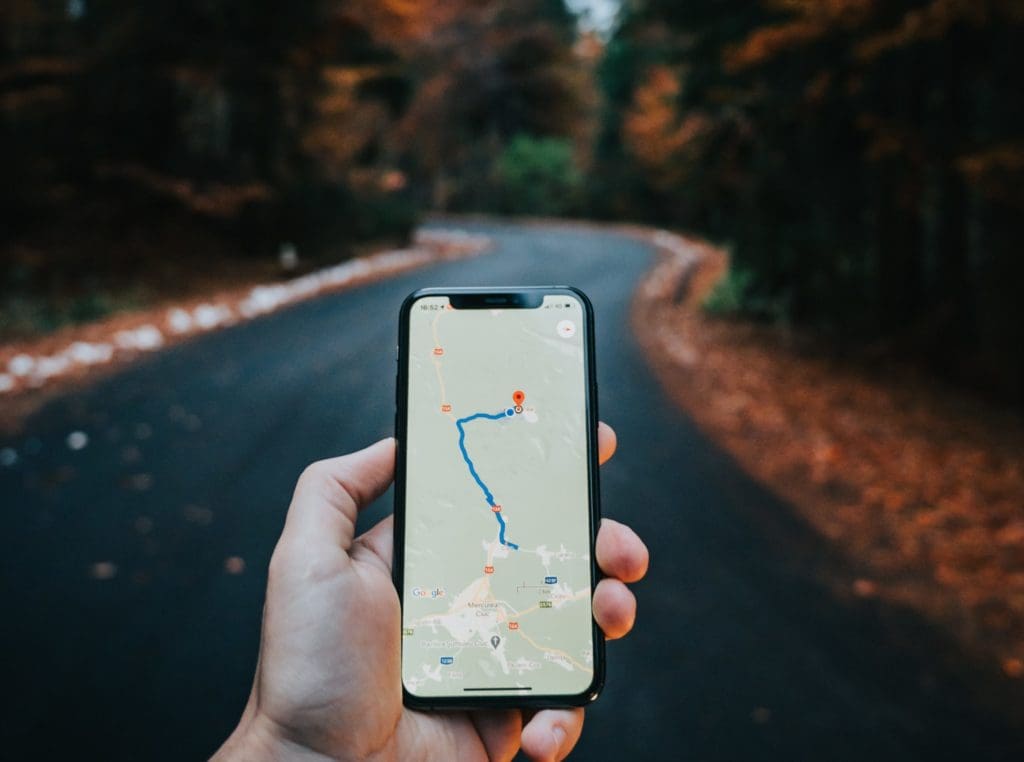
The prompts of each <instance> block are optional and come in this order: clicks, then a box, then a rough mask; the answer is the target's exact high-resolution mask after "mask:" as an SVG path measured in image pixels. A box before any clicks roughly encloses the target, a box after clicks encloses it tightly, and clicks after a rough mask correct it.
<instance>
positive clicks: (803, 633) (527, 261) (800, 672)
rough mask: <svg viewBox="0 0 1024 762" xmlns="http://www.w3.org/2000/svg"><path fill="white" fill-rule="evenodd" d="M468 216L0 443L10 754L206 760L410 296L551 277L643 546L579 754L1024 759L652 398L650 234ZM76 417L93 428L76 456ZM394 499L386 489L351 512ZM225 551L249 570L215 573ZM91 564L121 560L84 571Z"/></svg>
mask: <svg viewBox="0 0 1024 762" xmlns="http://www.w3.org/2000/svg"><path fill="white" fill-rule="evenodd" d="M485 228H486V229H487V231H488V232H490V233H492V234H493V235H494V236H495V237H496V239H497V241H498V244H499V247H498V250H497V251H495V252H494V253H492V254H488V255H486V256H483V257H480V258H477V259H473V260H467V261H462V262H455V263H449V264H443V265H438V266H434V267H431V268H429V269H424V270H419V271H416V272H413V273H411V274H408V275H405V276H402V277H400V278H397V279H394V280H389V281H386V282H381V283H377V284H373V285H369V286H366V287H363V288H360V289H357V290H354V291H349V292H345V293H340V294H336V295H331V296H327V297H323V298H320V299H316V300H313V301H310V302H306V303H302V304H299V305H297V306H294V307H292V308H290V309H288V310H285V311H282V312H280V313H277V314H275V315H272V316H268V317H265V318H262V319H259V320H256V321H254V322H251V323H247V324H245V325H241V326H238V327H235V328H232V329H229V330H225V331H222V332H219V333H215V334H211V335H208V336H204V337H201V338H198V339H195V340H193V341H190V342H188V343H186V344H183V345H180V346H176V347H173V348H171V349H168V350H166V351H163V352H161V353H158V354H155V355H152V356H149V357H147V358H145V359H143V360H141V361H140V362H138V363H137V364H135V365H134V366H132V367H130V368H128V369H126V370H124V371H123V372H121V373H119V374H118V375H117V376H115V377H111V378H109V379H106V380H105V381H103V382H101V383H99V384H97V385H94V386H92V387H91V388H88V389H86V390H84V391H82V392H80V393H76V394H73V395H70V396H68V397H66V398H63V399H61V400H59V401H56V402H54V403H52V404H50V405H49V406H48V407H47V408H45V409H44V410H42V411H41V412H40V413H39V414H37V415H36V416H35V417H34V418H33V419H32V420H31V421H30V422H29V424H28V426H27V428H26V431H25V432H24V434H22V435H20V436H18V437H16V438H14V439H11V440H9V441H0V447H4V446H11V447H14V448H15V449H16V451H17V452H18V454H19V456H20V460H19V462H18V463H16V464H15V465H13V466H10V467H5V468H0V504H2V507H3V511H2V520H3V524H2V527H3V528H2V532H0V571H2V577H0V580H2V582H0V584H2V605H3V610H2V613H0V649H2V651H0V652H2V655H3V656H2V658H3V665H4V666H3V670H2V673H0V674H2V675H3V693H4V696H5V698H6V699H7V701H5V702H4V703H5V704H7V709H5V710H4V713H3V717H2V719H0V755H2V756H4V757H5V758H7V759H17V758H22V756H23V755H28V754H31V756H33V757H34V758H37V759H47V758H54V759H72V758H73V759H104V760H117V759H125V760H129V759H130V760H140V759H147V760H162V759H168V760H170V759H174V760H179V759H200V758H203V757H204V756H206V755H208V754H209V753H211V752H212V751H213V750H214V749H215V748H216V747H217V745H218V744H219V742H220V741H221V740H222V739H223V738H224V737H225V736H226V735H227V734H228V732H229V731H230V729H231V728H232V726H233V724H234V723H235V721H236V719H237V717H238V715H239V713H240V711H241V709H242V706H243V703H244V700H245V696H246V693H247V691H248V688H249V682H250V679H251V675H252V671H253V666H254V662H255V657H256V649H257V638H258V628H259V620H260V608H261V603H262V596H263V586H264V583H265V571H266V566H267V561H268V559H269V556H270V553H271V550H272V548H273V545H274V541H275V538H276V537H277V534H278V532H279V530H280V528H281V526H282V522H283V519H284V512H285V509H286V506H287V504H288V499H289V495H290V492H291V488H292V485H293V483H294V480H295V478H296V476H297V475H298V474H299V472H300V471H301V469H302V467H303V466H304V465H305V464H306V463H307V462H309V461H311V460H314V459H317V458H321V457H324V456H328V455H333V454H338V453H342V452H345V451H347V450H351V449H354V448H358V447H361V446H363V445H365V444H367V443H369V442H371V441H372V440H374V439H376V438H378V437H381V436H384V435H387V434H390V433H391V427H392V417H393V412H394V409H393V405H394V397H393V395H394V387H393V383H394V382H393V376H394V356H393V348H394V344H395V335H396V315H397V311H398V306H399V303H400V302H401V300H402V298H403V297H404V296H405V295H406V294H407V293H408V292H409V291H411V290H413V289H414V288H417V287H420V286H425V285H470V284H519V283H541V284H543V283H568V284H572V285H577V286H579V287H581V288H583V289H584V290H585V291H586V292H587V293H588V294H589V295H590V297H591V298H592V300H593V302H594V304H595V306H596V311H597V331H598V335H597V344H598V366H599V376H600V377H599V382H600V387H601V394H602V398H601V410H602V415H603V417H604V418H605V420H607V421H609V422H610V423H612V424H613V425H614V426H615V427H616V429H617V430H618V433H619V443H620V444H619V453H618V455H617V456H616V458H615V459H614V461H613V462H612V463H611V464H609V465H608V466H607V467H606V468H605V469H604V471H603V476H602V480H603V485H602V486H603V501H604V510H605V515H607V516H611V517H614V518H617V519H620V520H623V521H626V522H629V523H631V524H632V525H633V526H634V527H635V528H636V529H637V530H638V531H639V532H640V534H641V535H643V536H644V537H645V539H646V540H647V542H648V544H649V545H650V547H651V552H652V568H651V574H650V576H649V578H648V580H647V581H645V582H644V583H642V584H640V585H639V586H638V587H637V595H638V598H639V620H638V622H637V629H636V632H635V633H634V634H633V635H632V636H631V637H630V638H628V639H627V640H625V641H622V642H617V643H612V644H610V646H609V649H608V682H607V688H606V690H605V693H604V694H603V696H602V697H601V698H600V699H599V701H598V702H597V704H596V705H594V706H593V707H592V709H590V710H589V712H588V720H587V725H586V728H585V730H584V734H583V739H582V741H581V743H580V747H579V753H578V757H577V758H580V759H615V760H618V759H632V758H640V756H641V755H643V756H644V757H645V758H651V759H686V760H691V759H692V760H735V759H744V760H757V759H780V760H793V759H828V760H846V759H851V760H854V759H856V760H861V759H871V760H875V761H877V760H907V759H939V758H942V759H946V758H949V759H959V758H968V757H969V758H971V759H1011V758H1018V759H1019V758H1021V755H1022V754H1024V742H1022V738H1024V729H1022V728H1021V727H1020V726H1019V725H1018V726H1016V727H1015V726H1014V725H1013V723H1012V722H1011V721H1010V720H1008V719H1006V718H1004V717H1002V716H1001V714H1000V712H999V711H998V708H996V709H993V706H992V705H993V704H994V703H997V702H996V701H995V698H994V697H995V693H992V692H990V691H989V686H987V685H986V684H985V683H984V681H983V680H980V679H974V678H973V677H970V674H971V672H970V665H969V664H967V663H966V662H963V661H962V660H960V658H959V656H958V655H957V654H956V651H955V649H952V648H951V647H949V646H948V644H945V643H943V642H942V639H941V637H940V636H938V635H936V634H935V633H933V632H932V631H931V630H929V629H928V628H927V627H925V626H923V625H922V624H921V623H919V622H917V621H916V620H915V619H914V618H913V617H911V616H909V615H905V614H902V613H900V612H895V611H889V610H887V609H885V608H884V607H882V606H880V605H879V604H877V603H864V602H860V603H850V602H844V601H841V600H837V599H836V598H835V597H833V596H832V595H830V594H829V593H828V591H827V589H826V588H825V587H824V586H822V585H820V584H819V583H817V582H815V576H816V573H817V570H818V569H820V568H822V567H824V566H828V565H830V564H832V563H834V562H835V555H836V554H835V553H834V550H833V549H830V548H828V547H827V546H826V545H825V544H824V543H823V542H822V541H821V540H819V539H818V538H816V537H815V536H814V535H813V534H812V533H811V532H810V531H809V530H808V529H807V528H806V527H805V526H804V525H803V524H801V523H800V522H799V521H798V520H797V519H795V518H793V514H792V512H791V510H790V509H789V508H788V507H787V506H786V505H784V504H781V503H780V502H778V501H777V500H775V499H773V498H772V497H771V496H770V495H769V494H767V493H766V492H765V491H763V490H762V489H760V488H759V487H758V486H757V485H755V484H753V483H752V482H751V481H750V480H749V479H748V478H747V477H746V476H745V475H744V474H743V473H742V472H741V471H740V470H739V469H738V467H737V466H736V465H735V464H734V463H733V462H732V461H731V460H730V458H729V457H728V456H727V455H726V454H724V453H722V452H721V451H720V450H718V449H717V448H716V447H715V446H714V445H713V444H711V443H710V442H709V441H708V440H707V439H706V438H705V437H704V436H703V435H702V434H701V433H700V432H699V431H698V430H696V429H695V427H694V426H693V424H692V423H691V422H690V421H689V420H688V418H687V417H686V416H685V415H684V414H683V413H682V412H680V411H678V410H676V409H675V408H674V407H673V406H672V405H671V404H670V403H669V402H668V400H667V399H666V397H665V395H664V394H663V393H662V391H661V389H660V388H659V386H658V385H657V383H656V381H655V379H654V378H653V377H652V375H651V373H650V372H649V370H648V369H647V367H646V365H645V363H644V360H643V358H642V356H641V354H640V352H639V350H638V348H637V345H636V342H635V341H634V339H633V337H632V334H631V330H630V325H629V320H628V313H629V302H630V299H631V296H632V291H633V287H634V285H635V283H636V281H637V280H638V278H639V277H640V276H641V275H642V274H643V272H644V271H645V270H646V268H647V267H648V266H649V264H650V263H651V257H652V252H651V251H650V250H649V249H648V248H646V247H645V246H644V245H642V244H640V243H637V242H634V241H631V240H627V239H623V238H618V237H615V236H612V235H609V234H599V233H589V232H581V231H574V230H570V229H563V230H555V229H537V228H527V227H515V226H499V225H493V226H485ZM72 431H82V432H84V433H85V434H86V435H87V436H88V444H87V445H86V446H85V447H83V448H82V449H79V450H72V449H70V448H69V447H68V445H67V436H68V434H69V433H70V432H72ZM389 506H390V495H388V496H386V497H385V498H384V499H383V500H382V501H381V502H380V503H379V504H378V505H377V506H376V507H375V509H374V510H373V511H372V512H371V514H370V515H368V516H366V517H365V519H364V521H366V522H369V521H373V520H375V519H376V518H379V517H380V516H382V515H384V513H385V512H386V511H388V510H389V509H390V507H389ZM230 557H237V558H240V559H243V561H244V570H242V571H241V573H237V574H231V573H228V572H227V571H226V569H225V559H228V558H230ZM96 563H109V564H113V565H114V567H116V569H114V568H113V567H103V566H101V567H98V568H99V569H100V570H101V572H102V570H103V569H107V570H108V571H109V572H111V573H113V576H112V577H111V578H109V579H96V578H95V576H93V575H91V574H90V570H91V569H93V568H96V567H94V566H93V565H94V564H96ZM238 566H239V564H238V563H237V562H236V568H235V570H236V571H238V568H237V567H238ZM101 576H102V575H101ZM965 675H967V677H965ZM993 690H994V689H993ZM11 752H13V755H12V754H11Z"/></svg>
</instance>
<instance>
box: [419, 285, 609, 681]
mask: <svg viewBox="0 0 1024 762" xmlns="http://www.w3.org/2000/svg"><path fill="white" fill-rule="evenodd" d="M409 321H410V322H409V353H408V354H409V368H408V378H409V382H408V394H409V399H408V425H407V431H406V464H407V465H406V475H405V476H406V480H405V484H406V494H405V546H404V547H405V556H404V570H403V574H402V584H403V590H402V600H403V611H402V619H403V621H402V680H403V682H404V685H405V688H406V690H408V691H409V692H410V693H411V694H414V695H416V696H419V697H458V698H465V697H468V696H479V695H484V696H559V695H564V696H574V695H579V694H581V693H583V692H584V691H586V690H587V689H588V688H589V687H590V686H591V684H592V682H593V677H594V663H593V661H594V642H593V629H592V627H593V620H592V613H591V601H590V599H591V585H592V579H591V559H590V499H589V480H588V469H587V464H588V452H587V410H586V389H587V378H586V368H587V365H586V357H585V346H586V336H585V335H584V332H585V331H586V328H587V322H586V316H585V313H584V308H583V305H582V304H581V302H580V301H579V299H578V298H577V297H576V296H573V295H564V294H557V295H552V294H548V295H545V297H544V301H543V302H542V303H541V305H540V306H538V307H533V308H513V309H493V310H492V309H454V308H453V307H452V306H451V305H450V303H449V300H448V297H447V296H425V297H421V298H420V299H418V300H417V301H416V302H415V303H414V304H413V305H412V309H411V311H410V314H409Z"/></svg>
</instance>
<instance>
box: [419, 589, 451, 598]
mask: <svg viewBox="0 0 1024 762" xmlns="http://www.w3.org/2000/svg"><path fill="white" fill-rule="evenodd" d="M447 594H448V591H447V590H445V589H444V588H443V587H435V588H433V589H430V590H424V589H423V588H422V587H414V588H413V589H412V597H413V598H444V597H445V596H446V595H447Z"/></svg>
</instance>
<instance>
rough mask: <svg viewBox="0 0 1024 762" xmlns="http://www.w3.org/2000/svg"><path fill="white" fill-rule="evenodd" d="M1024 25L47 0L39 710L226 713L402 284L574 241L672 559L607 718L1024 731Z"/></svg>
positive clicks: (482, 276) (383, 409)
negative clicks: (293, 500)
mask: <svg viewBox="0 0 1024 762" xmlns="http://www.w3.org/2000/svg"><path fill="white" fill-rule="evenodd" d="M1022 51H1024V5H1022V4H1021V3H1020V2H1018V1H1017V0H974V1H973V2H965V1H963V0H891V1H890V2H881V1H880V0H818V1H817V2H814V1H812V0H761V1H760V2H752V1H750V0H747V1H745V2H733V1H731V0H693V1H691V2H669V0H422V1H420V2H418V1H417V0H308V1H306V2H295V3H291V4H288V5H287V6H284V5H281V4H268V3H260V2H245V3H243V2H237V1H236V0H178V1H176V2H168V1H167V0H150V1H149V2H145V3H126V2H121V1H120V0H52V1H51V0H5V2H4V3H3V5H2V7H0V167H2V173H3V174H2V176H3V182H2V184H0V502H2V505H3V508H4V511H3V520H4V522H5V526H4V528H3V530H2V531H0V571H2V577H0V586H2V588H0V589H2V591H3V599H4V603H5V612H4V615H3V617H2V618H0V621H2V625H0V644H2V647H3V650H4V652H5V662H7V663H8V666H7V667H6V668H5V673H8V675H9V676H8V679H7V680H6V683H7V685H6V688H7V692H8V695H9V698H10V700H11V702H12V703H14V704H16V705H17V706H18V709H17V710H16V711H15V712H14V713H13V714H8V716H7V717H6V718H5V721H4V723H3V728H2V729H0V734H2V736H3V738H4V741H5V744H6V746H5V748H11V749H15V750H17V752H18V753H17V754H15V755H14V756H13V757H12V758H20V757H22V756H29V755H31V756H34V757H36V758H65V757H70V756H74V757H78V758H102V759H172V758H174V759H180V758H202V757H204V756H208V755H209V754H210V753H212V752H213V751H214V750H215V749H216V747H217V745H218V744H219V742H220V741H221V740H222V739H223V738H224V737H225V736H226V735H227V733H229V732H230V730H231V728H232V727H233V724H234V722H235V721H236V720H237V717H238V715H239V713H240V712H241V709H242V706H243V705H244V700H245V696H246V694H247V691H248V687H249V680H250V678H251V674H252V670H253V667H254V664H255V654H256V646H257V642H258V631H259V618H260V607H261V605H262V589H263V585H264V584H265V579H266V564H267V560H268V559H269V554H270V551H271V550H272V548H273V543H274V541H275V539H276V536H277V534H278V532H279V531H280V527H281V524H282V522H283V516H284V510H285V508H286V505H287V501H288V497H289V494H290V489H291V485H292V484H293V483H294V479H295V478H296V476H297V474H298V473H299V471H300V470H301V468H302V466H303V465H304V464H305V463H307V462H309V461H311V460H314V459H317V458H321V457H325V456H327V455H332V454H336V453H339V452H343V451H346V450H349V449H354V448H356V447H360V446H362V445H364V444H366V443H367V442H369V441H371V440H372V439H373V438H375V437H378V436H385V435H388V434H390V432H391V430H392V429H391V425H392V416H393V391H392V388H391V386H390V384H391V378H392V376H393V359H392V356H391V349H390V347H391V346H392V345H393V344H394V336H395V331H396V325H395V321H396V317H397V309H398V305H399V304H400V302H401V299H402V298H403V297H404V295H405V294H406V293H408V292H409V291H411V290H413V289H414V288H417V287H421V286H427V285H441V284H451V285H456V284H494V283H545V282H547V283H550V282H568V283H572V284H574V285H578V286H580V287H582V288H583V289H584V290H585V291H587V292H588V293H589V294H590V295H591V297H592V299H593V300H594V302H595V305H596V309H597V318H598V363H599V368H600V386H601V390H602V400H601V405H602V415H603V417H604V418H606V419H607V420H608V421H609V422H610V423H611V424H612V425H614V426H615V427H616V428H617V429H618V431H619V435H620V453H619V455H618V456H617V457H616V459H615V461H613V462H612V463H611V464H609V466H608V467H607V469H606V470H605V473H604V506H605V514H606V515H609V516H613V517H616V518H619V519H621V520H624V521H627V522H629V523H631V524H633V525H634V526H636V527H637V529H638V531H640V532H641V534H642V535H644V536H645V538H646V539H648V540H649V542H650V544H651V547H652V563H653V565H652V573H651V576H650V578H649V579H648V580H647V581H645V582H643V583H641V584H640V585H639V586H638V588H637V594H638V597H639V600H640V618H639V620H638V629H637V633H636V634H635V636H633V637H631V638H629V639H628V640H627V641H624V642H623V643H616V644H613V645H612V646H611V647H610V649H609V656H608V659H609V680H608V690H607V691H606V693H605V695H604V696H603V697H602V698H601V700H600V701H599V702H598V703H597V705H595V707H594V708H593V710H592V711H591V712H590V715H591V716H590V720H589V722H588V726H587V728H586V730H585V731H584V736H583V739H582V741H581V746H580V751H579V757H580V758H584V759H619V758H623V757H627V756H633V755H638V754H641V753H643V754H647V755H649V756H652V757H655V758H683V759H688V758H694V759H736V758H746V759H793V758H797V759H806V758H829V759H864V758H868V757H872V758H880V759H918V758H920V759H926V758H927V759H938V758H950V759H957V758H965V757H970V758H972V759H1019V758H1021V754H1022V753H1024V423H1022V420H1021V405H1022V403H1024V351H1022V348H1024V314H1022V310H1021V308H1020V297H1019V292H1020V290H1021V288H1022V287H1024V257H1022V256H1021V253H1020V244H1021V241H1022V240H1024V237H1022V232H1024V225H1022V222H1021V219H1022V214H1024V190H1022V188H1024V100H1022V99H1021V97H1020V92H1021V75H1020V72H1021V71H1024V65H1022V64H1024V53H1022ZM669 230H671V231H673V232H672V233H670V232H668V231H669ZM382 252H383V254H382ZM413 268H418V269H413ZM312 297H315V298H312ZM389 500H390V497H389V496H388V497H385V498H384V499H383V500H382V501H380V503H379V504H378V505H377V506H375V508H374V509H373V511H371V512H370V513H369V514H368V515H367V516H366V517H365V518H364V519H363V521H364V523H365V524H366V525H367V526H368V525H369V523H370V522H372V521H373V520H375V519H378V518H380V517H381V516H383V515H385V513H386V512H387V511H388V510H389ZM627 728H628V731H629V732H625V731H626V729H627Z"/></svg>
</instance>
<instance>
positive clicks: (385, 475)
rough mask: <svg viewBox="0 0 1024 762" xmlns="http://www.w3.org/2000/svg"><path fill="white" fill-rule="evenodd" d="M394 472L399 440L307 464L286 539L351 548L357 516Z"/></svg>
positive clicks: (298, 487) (297, 487)
mask: <svg viewBox="0 0 1024 762" xmlns="http://www.w3.org/2000/svg"><path fill="white" fill-rule="evenodd" d="M394 475H395V440H394V439H391V438H388V439H382V440H381V441H379V442H377V443H376V444H373V445H370V446H369V447H367V448H366V449H364V450H360V451H358V452H354V453H352V454H351V455H342V456H341V457H340V458H329V459H327V460H319V461H317V462H316V463H313V464H312V465H310V466H308V467H307V468H306V470H305V471H303V472H302V476H300V477H299V482H298V484H296V485H295V494H294V495H293V496H292V504H291V506H290V507H289V508H288V518H287V520H286V521H285V526H284V533H283V535H282V538H281V539H282V540H284V539H285V538H287V539H288V540H289V541H295V542H298V543H311V546H313V545H315V544H316V543H323V542H324V541H325V540H327V541H330V542H331V543H332V544H334V545H336V546H338V547H340V548H341V549H342V550H345V551H348V550H349V549H350V548H351V547H352V540H353V537H354V536H355V527H356V517H357V516H358V515H359V511H361V510H362V509H363V508H365V507H366V506H368V505H369V504H370V503H372V502H373V501H374V500H376V499H377V498H378V497H380V495H381V494H383V492H384V491H385V490H386V489H387V488H388V486H389V485H390V484H391V481H392V479H393V478H394Z"/></svg>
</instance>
